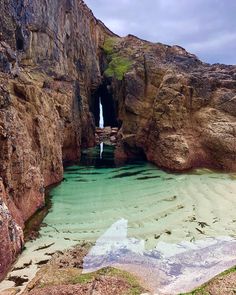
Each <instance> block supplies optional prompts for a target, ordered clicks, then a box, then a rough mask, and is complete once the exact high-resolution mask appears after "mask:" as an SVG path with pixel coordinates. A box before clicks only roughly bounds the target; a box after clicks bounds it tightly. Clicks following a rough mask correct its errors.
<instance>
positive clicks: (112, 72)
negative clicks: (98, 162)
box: [104, 35, 236, 171]
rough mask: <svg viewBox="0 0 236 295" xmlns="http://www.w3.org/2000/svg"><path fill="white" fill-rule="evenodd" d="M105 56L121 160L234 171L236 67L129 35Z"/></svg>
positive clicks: (111, 42)
mask: <svg viewBox="0 0 236 295" xmlns="http://www.w3.org/2000/svg"><path fill="white" fill-rule="evenodd" d="M104 51H105V53H106V56H107V66H106V69H105V72H104V74H105V75H106V76H108V77H110V79H111V84H112V89H113V97H114V99H116V100H117V102H118V121H120V122H121V129H120V132H119V146H118V149H117V152H116V155H117V157H121V158H122V157H131V156H146V158H147V159H148V160H149V161H151V162H153V163H155V164H157V165H158V166H159V167H163V168H166V169H169V170H176V171H181V170H186V169H191V168H194V167H211V168H217V169H222V170H228V171H235V170H236V66H226V65H220V64H215V65H209V64H206V63H203V62H201V61H200V60H199V59H198V58H197V57H196V56H194V55H193V54H190V53H188V52H186V51H185V50H184V49H183V48H181V47H179V46H172V47H171V46H167V45H163V44H153V43H149V42H146V41H144V40H140V39H138V38H136V37H135V36H131V35H130V36H127V37H125V38H121V39H118V38H110V39H109V40H108V41H106V43H105V44H104ZM121 74H122V77H121V76H120V75H121ZM123 75H124V76H123Z"/></svg>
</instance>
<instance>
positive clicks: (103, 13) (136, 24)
mask: <svg viewBox="0 0 236 295" xmlns="http://www.w3.org/2000/svg"><path fill="white" fill-rule="evenodd" d="M85 2H86V3H87V5H88V6H89V7H90V8H91V9H92V10H93V12H94V14H95V16H96V17H97V18H99V19H101V20H102V21H103V22H104V23H105V24H106V25H107V26H108V27H109V28H110V29H111V30H112V31H113V32H115V33H117V34H118V35H120V36H125V35H127V34H134V35H136V36H138V37H141V38H143V39H146V40H149V41H153V42H162V43H165V44H169V45H174V44H177V45H180V46H182V47H184V48H186V49H187V50H188V51H190V52H191V53H194V54H196V55H197V56H198V57H199V58H200V59H202V60H203V61H205V62H209V63H217V62H221V63H226V64H236V0H85Z"/></svg>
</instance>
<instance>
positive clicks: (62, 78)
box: [0, 0, 113, 279]
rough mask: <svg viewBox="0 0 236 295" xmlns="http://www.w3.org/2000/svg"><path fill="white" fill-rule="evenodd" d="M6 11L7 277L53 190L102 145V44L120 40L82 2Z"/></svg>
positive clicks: (2, 55) (1, 111)
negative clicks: (94, 102) (88, 150)
mask: <svg viewBox="0 0 236 295" xmlns="http://www.w3.org/2000/svg"><path fill="white" fill-rule="evenodd" d="M0 11H1V18H0V177H1V178H2V181H1V182H0V184H1V188H2V189H1V190H2V191H3V185H4V186H5V189H4V200H3V201H2V199H3V198H2V197H0V201H1V202H2V203H1V204H4V205H0V221H1V223H0V241H2V240H5V242H4V247H2V246H1V247H0V279H1V278H2V277H3V276H4V274H5V272H6V270H7V269H8V267H9V266H10V265H11V263H12V262H13V261H14V259H15V257H16V256H17V254H18V253H19V251H20V250H21V249H20V248H21V246H22V245H23V242H22V228H23V227H24V223H25V221H26V220H27V219H28V218H29V217H31V216H32V215H33V214H34V212H35V211H36V210H37V209H39V208H41V207H42V206H43V205H44V198H45V187H47V186H49V185H51V184H54V183H57V182H59V181H61V180H62V178H63V164H64V163H66V162H69V161H73V160H78V159H79V157H80V149H81V146H82V145H83V146H85V147H86V146H93V145H94V120H93V118H92V115H91V113H90V112H89V100H88V98H89V97H90V93H91V91H93V90H94V89H96V88H97V87H98V85H99V84H100V82H101V73H100V66H99V60H100V49H99V48H100V43H103V41H104V39H105V38H106V37H107V36H111V35H113V34H112V33H111V32H110V31H109V30H108V29H107V28H106V27H105V26H104V25H103V24H102V23H101V22H99V21H98V20H96V18H95V17H94V16H93V14H92V12H91V11H90V10H89V9H88V8H87V6H86V5H85V4H84V3H83V1H79V0H61V1H53V0H46V1H25V0H21V1H20V0H18V1H15V0H0ZM1 206H3V207H4V210H1ZM6 208H8V209H6ZM6 212H7V213H6ZM6 216H7V217H6ZM9 223H10V224H11V226H9ZM11 228H14V230H13V229H11ZM9 237H10V238H9ZM13 241H14V242H13ZM1 245H2V244H1ZM4 257H5V258H4Z"/></svg>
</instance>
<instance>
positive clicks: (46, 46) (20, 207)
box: [0, 0, 236, 279]
mask: <svg viewBox="0 0 236 295" xmlns="http://www.w3.org/2000/svg"><path fill="white" fill-rule="evenodd" d="M0 11H1V18H0V177H1V178H2V180H1V181H0V187H1V192H0V241H4V247H1V248H0V279H1V278H2V277H3V276H4V274H5V272H6V270H7V269H8V267H9V265H10V264H11V263H12V262H13V261H14V259H15V257H16V255H17V254H18V252H19V251H20V249H21V246H22V228H23V226H24V222H25V221H26V220H27V219H28V218H29V217H30V216H31V215H32V214H33V213H34V212H35V211H36V210H37V209H38V208H40V207H42V206H43V204H44V197H45V196H44V189H45V187H46V186H48V185H51V184H53V183H56V182H58V181H60V180H61V179H62V177H63V163H64V162H67V161H71V160H76V159H78V158H79V157H80V148H81V146H85V147H86V146H92V145H93V144H94V132H95V128H94V127H95V126H94V118H93V115H94V116H95V119H96V120H98V119H99V118H98V112H97V111H98V110H97V109H98V104H97V98H98V96H101V98H102V101H103V102H104V104H107V106H106V108H105V111H104V113H105V114H106V116H107V118H105V121H107V122H112V123H111V124H112V125H114V126H116V125H118V126H119V127H121V128H120V131H119V136H118V137H119V139H118V147H117V151H116V157H117V158H127V157H133V156H146V158H147V159H148V160H149V161H152V162H154V163H156V164H157V165H158V166H161V167H164V168H168V169H171V170H185V169H189V168H191V167H201V166H209V167H215V168H221V169H225V170H234V171H235V170H236V156H235V155H236V137H235V136H236V124H235V122H236V67H235V66H224V65H212V66H210V65H208V64H204V63H202V62H201V61H199V60H198V59H197V58H196V57H195V56H194V55H192V54H189V53H187V52H186V51H185V50H184V49H183V48H180V47H178V46H173V47H170V46H166V45H163V44H152V43H149V42H146V41H143V40H140V39H138V38H136V37H134V36H128V37H125V38H119V37H117V36H115V35H114V34H113V33H112V32H110V31H109V30H108V29H107V28H106V27H105V26H104V25H103V24H102V23H101V22H99V21H98V20H97V19H96V18H95V17H94V16H93V14H92V12H91V11H90V10H89V9H88V8H87V6H86V5H85V4H84V3H83V1H80V0H61V1H52V0H45V1H31V0H18V1H15V0H0ZM111 100H112V102H111ZM108 102H109V103H108ZM90 110H91V111H93V115H92V114H91V113H90ZM111 113H112V114H111ZM4 186H5V189H4Z"/></svg>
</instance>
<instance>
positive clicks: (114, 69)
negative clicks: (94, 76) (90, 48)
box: [102, 37, 132, 80]
mask: <svg viewBox="0 0 236 295" xmlns="http://www.w3.org/2000/svg"><path fill="white" fill-rule="evenodd" d="M118 43H119V38H116V37H114V38H107V39H106V40H105V42H104V44H103V46H102V49H103V50H104V52H105V54H106V56H107V60H108V66H107V69H106V70H105V72H104V74H105V76H107V77H111V78H116V79H117V80H122V79H123V77H124V75H125V74H126V73H127V72H128V71H129V69H130V67H131V66H132V62H131V61H130V60H129V59H128V58H126V57H124V56H122V55H121V54H120V53H119V50H118V48H117V45H118Z"/></svg>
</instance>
